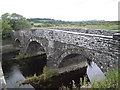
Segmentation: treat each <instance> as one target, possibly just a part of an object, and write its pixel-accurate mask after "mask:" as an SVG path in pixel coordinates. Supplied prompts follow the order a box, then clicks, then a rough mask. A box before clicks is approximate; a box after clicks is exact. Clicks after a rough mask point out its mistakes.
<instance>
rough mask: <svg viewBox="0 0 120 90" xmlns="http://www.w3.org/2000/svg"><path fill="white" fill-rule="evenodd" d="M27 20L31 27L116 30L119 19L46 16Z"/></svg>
mask: <svg viewBox="0 0 120 90" xmlns="http://www.w3.org/2000/svg"><path fill="white" fill-rule="evenodd" d="M28 21H30V22H32V23H33V27H32V28H33V29H39V28H83V29H86V28H87V29H102V30H115V31H117V30H118V26H119V24H120V22H119V21H104V20H91V21H76V22H73V21H61V20H54V19H47V18H30V19H28Z"/></svg>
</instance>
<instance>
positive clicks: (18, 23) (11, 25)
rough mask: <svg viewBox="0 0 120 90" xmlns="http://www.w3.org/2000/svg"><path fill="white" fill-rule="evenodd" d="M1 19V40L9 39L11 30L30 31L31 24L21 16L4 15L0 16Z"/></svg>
mask: <svg viewBox="0 0 120 90" xmlns="http://www.w3.org/2000/svg"><path fill="white" fill-rule="evenodd" d="M1 19H2V36H3V38H9V37H10V32H11V30H21V29H30V28H31V24H30V22H29V21H27V19H26V18H24V17H23V16H22V15H19V14H16V13H13V14H11V15H10V14H9V13H4V14H3V15H2V16H1Z"/></svg>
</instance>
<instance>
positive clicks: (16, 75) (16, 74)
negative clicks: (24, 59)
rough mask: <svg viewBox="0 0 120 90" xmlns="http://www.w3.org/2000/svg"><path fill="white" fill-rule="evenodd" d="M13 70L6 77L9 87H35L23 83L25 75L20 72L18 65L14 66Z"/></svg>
mask: <svg viewBox="0 0 120 90" xmlns="http://www.w3.org/2000/svg"><path fill="white" fill-rule="evenodd" d="M11 70H12V72H10V73H9V75H8V77H7V78H6V83H7V88H33V87H32V86H31V85H21V82H22V81H23V80H25V77H24V76H23V75H22V73H21V72H20V69H19V66H18V65H16V66H13V67H12V68H11Z"/></svg>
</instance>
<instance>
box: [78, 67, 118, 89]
mask: <svg viewBox="0 0 120 90" xmlns="http://www.w3.org/2000/svg"><path fill="white" fill-rule="evenodd" d="M118 74H119V73H118V68H116V69H114V70H112V71H108V72H106V74H105V75H106V79H105V80H100V81H99V82H97V81H96V82H93V83H90V82H86V81H87V78H86V77H85V78H84V81H81V80H80V82H81V84H82V87H81V88H88V87H89V88H92V89H94V88H98V89H100V90H101V88H109V89H115V88H116V89H118V88H120V87H119V86H118V83H119V82H120V80H119V78H118Z"/></svg>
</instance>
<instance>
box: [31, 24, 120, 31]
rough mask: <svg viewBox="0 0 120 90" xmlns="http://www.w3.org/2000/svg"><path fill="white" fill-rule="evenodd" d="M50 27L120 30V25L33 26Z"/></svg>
mask: <svg viewBox="0 0 120 90" xmlns="http://www.w3.org/2000/svg"><path fill="white" fill-rule="evenodd" d="M49 28H78V29H79V28H80V29H100V30H112V31H120V30H118V25H82V26H80V25H60V26H52V27H32V29H49Z"/></svg>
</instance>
